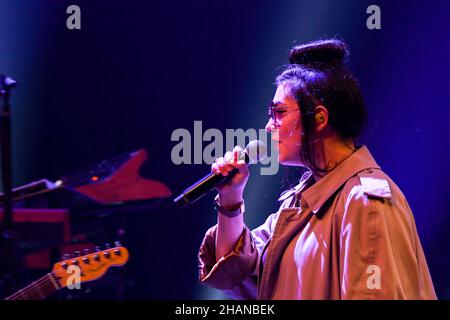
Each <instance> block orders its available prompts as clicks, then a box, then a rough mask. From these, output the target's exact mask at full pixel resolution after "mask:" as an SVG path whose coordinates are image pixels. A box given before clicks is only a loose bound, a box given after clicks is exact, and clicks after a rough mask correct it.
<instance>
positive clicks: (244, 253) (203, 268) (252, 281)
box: [198, 213, 278, 300]
mask: <svg viewBox="0 0 450 320" xmlns="http://www.w3.org/2000/svg"><path fill="white" fill-rule="evenodd" d="M277 218H278V213H274V214H271V215H270V216H269V217H268V218H267V220H266V222H265V223H264V224H263V225H261V226H259V227H258V228H256V229H254V230H253V231H250V229H249V228H248V227H247V226H244V229H243V231H242V234H241V236H240V237H239V239H238V241H237V243H236V245H235V246H234V248H233V250H231V251H230V253H228V254H227V255H225V256H224V257H222V258H221V259H220V260H219V261H217V262H216V258H215V240H216V230H217V225H215V226H214V227H212V228H210V229H209V230H208V231H207V232H206V235H205V237H204V239H203V241H202V244H201V245H200V249H199V254H198V267H199V280H200V282H201V283H202V284H205V285H208V286H211V287H213V288H216V289H219V290H223V291H224V292H225V293H227V294H228V295H229V296H231V297H232V298H235V299H250V300H254V299H256V286H257V276H258V274H257V272H258V263H259V257H260V254H261V252H262V250H263V248H264V246H265V244H266V242H267V241H268V240H269V238H270V236H271V234H272V230H273V228H274V227H275V224H276V220H277Z"/></svg>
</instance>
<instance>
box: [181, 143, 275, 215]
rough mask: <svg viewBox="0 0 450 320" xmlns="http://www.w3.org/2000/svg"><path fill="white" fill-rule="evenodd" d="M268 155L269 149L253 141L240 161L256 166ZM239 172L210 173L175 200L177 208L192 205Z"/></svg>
mask: <svg viewBox="0 0 450 320" xmlns="http://www.w3.org/2000/svg"><path fill="white" fill-rule="evenodd" d="M266 155H267V147H266V145H265V143H264V142H262V141H261V140H253V141H250V143H249V144H248V145H247V146H246V147H245V150H243V152H242V153H241V154H240V155H239V159H240V160H244V161H245V163H246V164H249V165H250V164H254V163H257V162H259V161H261V160H263V159H264V158H265V157H266ZM238 171H239V170H238V169H236V168H234V169H233V170H231V171H230V172H229V173H228V175H227V176H222V175H221V174H220V173H218V174H216V173H214V172H210V173H209V174H207V175H206V176H204V177H203V178H201V179H200V180H198V181H197V182H196V183H194V184H193V185H191V186H190V187H189V188H187V189H186V190H184V191H183V193H182V194H180V195H179V196H178V197H177V198H176V199H175V200H173V202H174V204H175V206H176V207H177V208H182V207H184V206H186V205H188V204H192V203H194V202H195V201H197V200H198V199H200V198H201V197H203V196H204V195H205V194H207V193H208V192H209V191H211V190H213V189H214V188H215V187H217V186H218V185H219V184H221V183H223V182H225V181H227V180H229V179H231V178H232V177H233V176H234V175H235V174H236V173H237V172H238Z"/></svg>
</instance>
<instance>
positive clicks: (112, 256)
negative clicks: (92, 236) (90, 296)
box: [5, 247, 128, 300]
mask: <svg viewBox="0 0 450 320" xmlns="http://www.w3.org/2000/svg"><path fill="white" fill-rule="evenodd" d="M127 261H128V250H127V249H126V248H124V247H114V248H111V249H106V250H103V251H97V252H94V253H90V254H86V255H84V256H77V257H72V258H71V259H67V260H64V261H61V262H57V263H55V264H54V265H53V269H52V272H50V273H47V274H46V275H45V276H43V277H42V278H40V279H39V280H36V281H35V282H33V283H31V284H30V285H28V286H26V287H25V288H23V289H21V290H19V291H17V292H16V293H14V294H12V295H10V296H9V297H7V298H5V300H42V299H45V298H46V297H48V296H49V295H50V294H52V293H53V292H55V291H57V290H59V289H62V288H65V287H69V289H73V288H77V284H81V283H83V282H88V281H93V280H96V279H98V278H100V277H102V276H103V275H104V274H105V273H106V271H108V269H109V268H110V267H118V266H123V265H124V264H125V263H127Z"/></svg>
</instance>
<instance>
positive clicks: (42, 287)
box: [5, 273, 60, 300]
mask: <svg viewBox="0 0 450 320" xmlns="http://www.w3.org/2000/svg"><path fill="white" fill-rule="evenodd" d="M58 289H60V287H59V285H58V281H57V280H56V278H55V276H54V274H53V273H47V274H46V275H45V276H43V277H42V278H40V279H39V280H36V281H35V282H33V283H31V284H29V285H28V286H26V287H25V288H23V289H21V290H19V291H17V292H16V293H14V294H12V295H10V296H9V297H7V298H5V300H42V299H45V298H47V297H48V296H49V295H50V294H52V293H53V292H55V291H56V290H58Z"/></svg>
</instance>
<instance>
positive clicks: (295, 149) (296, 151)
mask: <svg viewBox="0 0 450 320" xmlns="http://www.w3.org/2000/svg"><path fill="white" fill-rule="evenodd" d="M272 108H273V115H274V118H275V120H274V119H272V118H269V121H268V122H267V124H266V131H267V132H269V133H271V134H272V143H278V161H279V162H280V163H281V164H284V165H290V166H299V165H303V163H302V162H301V159H300V146H301V129H302V128H301V121H300V109H299V106H298V104H297V102H296V101H295V99H294V98H293V97H291V96H290V95H289V89H288V88H287V87H286V86H284V85H282V84H280V85H279V86H278V88H277V91H276V92H275V96H274V97H273V101H272Z"/></svg>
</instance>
